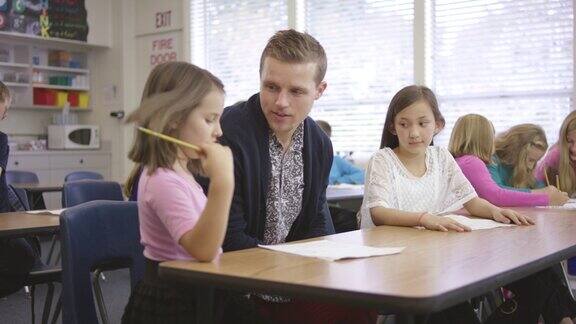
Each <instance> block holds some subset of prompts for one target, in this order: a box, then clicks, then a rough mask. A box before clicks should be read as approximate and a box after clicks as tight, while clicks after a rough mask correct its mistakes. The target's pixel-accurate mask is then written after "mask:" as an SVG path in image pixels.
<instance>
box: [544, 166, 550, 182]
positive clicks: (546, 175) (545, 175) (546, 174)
mask: <svg viewBox="0 0 576 324" xmlns="http://www.w3.org/2000/svg"><path fill="white" fill-rule="evenodd" d="M544 177H546V185H547V186H549V185H550V180H548V172H546V167H544Z"/></svg>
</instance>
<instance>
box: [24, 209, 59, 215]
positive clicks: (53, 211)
mask: <svg viewBox="0 0 576 324" xmlns="http://www.w3.org/2000/svg"><path fill="white" fill-rule="evenodd" d="M65 210H66V208H62V209H53V210H48V209H42V210H29V211H27V212H26V213H28V214H50V215H60V214H62V212H63V211H65Z"/></svg>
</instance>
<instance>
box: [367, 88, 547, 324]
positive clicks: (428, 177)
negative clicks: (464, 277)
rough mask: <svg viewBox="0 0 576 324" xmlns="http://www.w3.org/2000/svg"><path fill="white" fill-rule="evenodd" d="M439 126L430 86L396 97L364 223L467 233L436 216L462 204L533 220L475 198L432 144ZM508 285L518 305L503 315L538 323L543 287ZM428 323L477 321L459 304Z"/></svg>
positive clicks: (475, 211)
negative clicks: (514, 294) (535, 292)
mask: <svg viewBox="0 0 576 324" xmlns="http://www.w3.org/2000/svg"><path fill="white" fill-rule="evenodd" d="M443 127H444V118H443V117H442V114H441V113H440V110H439V109H438V103H437V100H436V97H435V96H434V94H433V93H432V91H431V90H430V89H428V88H426V87H423V86H408V87H406V88H404V89H402V90H400V91H399V92H398V93H397V94H396V95H395V96H394V98H393V99H392V101H391V102H390V107H389V108H388V113H387V116H386V121H385V123H384V130H383V133H382V141H381V144H380V147H381V149H380V150H379V151H378V152H376V153H375V154H374V156H373V157H372V158H371V160H370V162H369V164H368V168H367V170H366V184H365V191H364V192H365V194H364V201H363V205H362V210H361V221H362V223H361V224H362V227H364V228H366V227H372V226H375V225H393V226H410V227H412V226H422V227H425V228H427V229H430V230H437V231H448V230H451V231H457V232H464V231H469V230H470V229H469V228H468V227H466V226H464V225H462V224H459V223H457V222H455V221H453V220H451V219H448V218H443V217H441V216H438V214H440V213H444V212H449V211H453V210H456V209H459V208H461V207H462V206H463V207H464V208H466V209H467V210H468V212H469V213H470V214H472V215H475V216H478V217H482V218H488V219H493V220H495V221H498V222H503V223H511V222H513V223H515V224H518V225H529V224H532V223H533V222H532V220H531V219H529V218H528V217H525V216H523V215H521V214H519V213H516V212H514V211H512V210H508V209H501V208H499V207H496V206H494V205H492V204H490V203H489V202H487V201H486V200H484V199H481V198H478V196H477V195H476V192H475V191H474V188H473V187H472V185H471V184H470V182H468V180H467V179H466V177H465V176H464V174H462V172H461V171H460V168H459V167H458V165H457V164H456V161H455V160H454V158H453V157H452V155H451V154H450V152H448V150H446V149H445V148H441V147H434V146H430V144H431V143H432V138H433V137H434V135H436V134H437V133H438V132H439V131H440V130H442V128H443ZM486 172H487V171H486ZM470 271H473V269H470ZM507 288H509V289H510V290H512V291H513V292H515V293H517V296H518V297H517V300H518V303H517V307H514V309H506V310H503V312H502V314H503V313H504V312H506V313H510V314H508V315H502V316H504V317H505V319H504V320H506V322H507V323H536V322H537V320H538V317H539V315H540V313H541V311H540V309H541V305H542V303H543V302H544V301H545V300H546V298H548V297H549V294H546V292H547V290H546V285H545V284H543V283H541V281H538V280H534V278H532V276H530V277H527V278H525V279H522V280H519V281H517V282H515V283H513V284H511V285H509V286H507ZM534 291H538V292H541V293H543V295H542V296H540V295H538V294H534ZM505 306H509V305H507V304H506V305H505ZM500 310H502V309H501V308H499V309H498V312H500ZM498 314H500V313H498ZM430 322H432V323H477V322H478V319H477V317H476V314H475V313H474V311H473V309H472V307H471V305H470V304H469V303H462V304H459V305H457V306H454V307H451V308H449V309H447V310H445V311H442V312H440V313H436V314H432V315H431V317H430ZM547 323H548V322H547ZM549 323H554V321H552V322H549Z"/></svg>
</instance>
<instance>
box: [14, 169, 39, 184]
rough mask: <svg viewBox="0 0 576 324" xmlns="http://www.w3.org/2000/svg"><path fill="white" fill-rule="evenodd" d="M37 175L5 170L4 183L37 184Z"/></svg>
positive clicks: (28, 172) (29, 172)
mask: <svg viewBox="0 0 576 324" xmlns="http://www.w3.org/2000/svg"><path fill="white" fill-rule="evenodd" d="M38 182H40V181H39V180H38V175H36V173H34V172H31V171H16V170H7V171H6V183H7V184H12V183H38Z"/></svg>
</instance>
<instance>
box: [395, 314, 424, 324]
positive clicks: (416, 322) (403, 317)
mask: <svg viewBox="0 0 576 324" xmlns="http://www.w3.org/2000/svg"><path fill="white" fill-rule="evenodd" d="M427 321H428V315H410V314H398V315H396V322H395V323H396V324H425V323H426V322H427Z"/></svg>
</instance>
